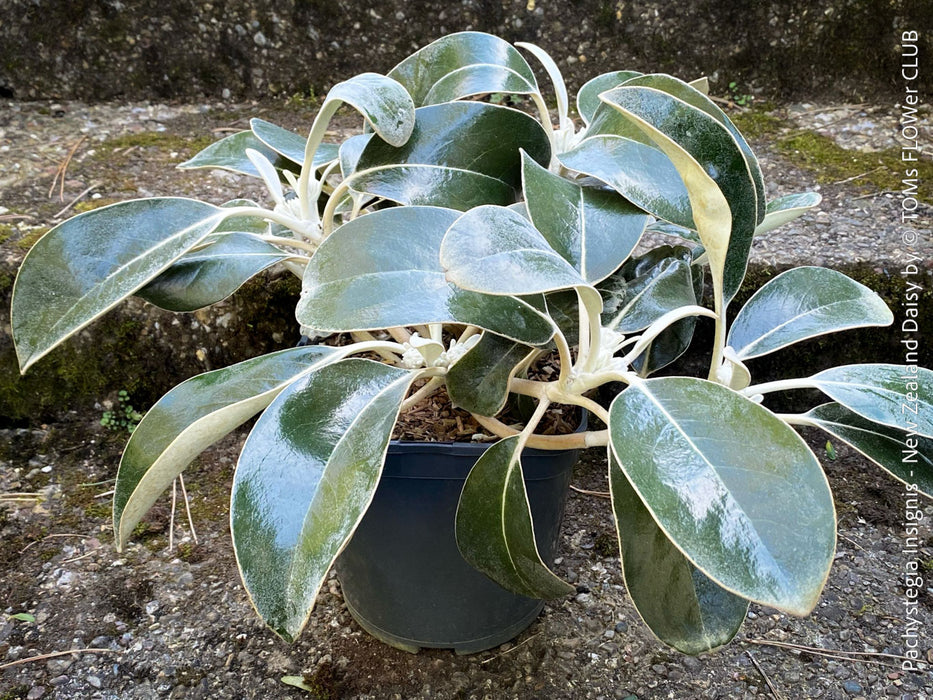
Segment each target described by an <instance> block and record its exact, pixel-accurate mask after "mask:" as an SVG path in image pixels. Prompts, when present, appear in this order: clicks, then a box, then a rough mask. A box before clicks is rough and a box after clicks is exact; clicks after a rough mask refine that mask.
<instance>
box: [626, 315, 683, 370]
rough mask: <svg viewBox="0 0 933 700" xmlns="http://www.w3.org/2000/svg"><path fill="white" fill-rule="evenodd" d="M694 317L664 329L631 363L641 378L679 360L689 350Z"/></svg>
mask: <svg viewBox="0 0 933 700" xmlns="http://www.w3.org/2000/svg"><path fill="white" fill-rule="evenodd" d="M696 325H697V320H696V317H695V316H688V317H686V318H682V319H680V320H679V321H676V322H674V323H672V324H671V325H670V326H668V327H667V328H665V329H664V330H663V331H662V332H661V333H660V334H659V335H658V337H657V338H655V339H654V340H653V341H651V344H650V345H649V346H648V347H647V348H645V351H644V352H643V353H642V354H641V355H639V356H638V357H637V358H636V359H635V361H634V362H633V363H632V367H633V368H634V369H635V371H636V372H638V373H639V375H640V376H642V377H647V376H650V375H652V374H654V373H655V372H657V371H658V370H660V369H663V368H664V367H667V366H668V365H669V364H671V363H673V362H674V361H675V360H677V359H678V358H680V357H681V356H682V355H683V354H684V353H685V352H687V350H688V349H689V348H690V343H691V342H692V341H693V334H694V332H695V331H696Z"/></svg>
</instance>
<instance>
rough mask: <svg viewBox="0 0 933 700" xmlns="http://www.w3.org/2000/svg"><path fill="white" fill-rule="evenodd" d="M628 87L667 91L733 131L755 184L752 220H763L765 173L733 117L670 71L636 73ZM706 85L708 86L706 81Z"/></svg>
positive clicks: (627, 84) (758, 221)
mask: <svg viewBox="0 0 933 700" xmlns="http://www.w3.org/2000/svg"><path fill="white" fill-rule="evenodd" d="M626 86H628V87H648V88H652V89H654V90H661V91H662V92H666V93H667V94H669V95H672V96H673V97H676V98H677V99H679V100H682V101H683V102H685V103H687V104H688V105H690V106H691V107H695V108H696V109H698V110H700V111H701V112H704V113H706V114H708V115H709V116H711V117H712V118H713V119H715V120H716V121H718V122H719V123H720V124H722V125H723V126H724V127H725V128H726V130H727V131H728V132H729V133H730V134H732V137H733V139H735V143H736V144H737V145H738V147H739V149H740V150H741V152H742V156H743V158H744V159H745V163H746V165H747V166H748V174H749V175H750V176H751V178H752V182H753V183H754V186H755V219H754V220H755V223H756V224H759V223H761V222H762V219H764V216H765V208H766V207H765V186H764V177H763V176H762V173H761V166H760V165H759V164H758V159H757V158H756V157H755V154H754V153H753V152H752V149H751V147H750V146H749V145H748V142H747V141H746V140H745V137H744V136H742V134H741V132H740V131H739V130H738V128H736V126H735V124H733V123H732V120H731V119H729V117H728V116H727V115H726V113H725V112H723V111H722V110H721V109H720V108H719V106H718V105H717V104H716V103H715V102H713V101H712V100H711V99H710V98H709V97H708V96H707V95H706V94H704V93H703V92H702V91H701V90H700V89H699V88H698V87H696V86H695V85H693V84H691V83H686V82H684V81H683V80H680V79H679V78H675V77H673V76H671V75H666V74H663V73H655V74H651V75H643V76H638V77H636V78H632V79H631V80H629V81H627V82H626ZM706 87H707V88H708V87H709V86H708V85H706Z"/></svg>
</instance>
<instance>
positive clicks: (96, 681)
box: [87, 676, 102, 688]
mask: <svg viewBox="0 0 933 700" xmlns="http://www.w3.org/2000/svg"><path fill="white" fill-rule="evenodd" d="M87 682H88V685H90V686H93V687H94V688H100V686H101V685H102V684H101V682H100V678H98V677H97V676H88V677H87Z"/></svg>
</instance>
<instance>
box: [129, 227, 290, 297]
mask: <svg viewBox="0 0 933 700" xmlns="http://www.w3.org/2000/svg"><path fill="white" fill-rule="evenodd" d="M291 257H292V256H291V255H289V254H288V253H285V252H283V251H282V250H281V249H280V248H277V247H275V246H274V245H272V244H270V243H266V242H265V241H263V240H261V239H259V238H257V237H256V236H254V235H252V234H249V233H243V232H231V233H225V234H223V235H221V236H218V237H217V240H216V241H214V242H213V243H211V244H210V245H208V246H207V247H205V248H201V249H199V250H197V251H193V252H190V253H186V254H185V255H183V256H182V257H181V258H179V259H178V260H177V261H176V262H175V263H173V264H172V266H171V267H170V268H168V269H167V270H166V271H165V272H163V273H162V274H161V275H159V276H158V277H156V278H155V279H154V280H152V282H150V283H149V284H147V285H146V286H145V287H143V288H142V289H140V290H139V291H138V292H136V296H138V297H142V298H143V299H145V300H146V301H148V302H149V303H150V304H155V305H156V306H159V307H161V308H163V309H168V310H169V311H179V312H183V311H195V310H197V309H202V308H204V307H205V306H210V305H211V304H216V303H217V302H218V301H222V300H223V299H226V298H227V297H228V296H230V295H231V294H233V293H234V292H235V291H236V290H237V289H239V288H240V287H241V286H242V285H243V284H244V283H245V282H247V281H248V280H249V279H251V278H252V277H254V276H255V275H257V274H259V273H260V272H262V271H263V270H265V269H266V268H268V267H271V266H272V265H275V264H276V263H278V262H282V261H283V260H288V259H289V258H291Z"/></svg>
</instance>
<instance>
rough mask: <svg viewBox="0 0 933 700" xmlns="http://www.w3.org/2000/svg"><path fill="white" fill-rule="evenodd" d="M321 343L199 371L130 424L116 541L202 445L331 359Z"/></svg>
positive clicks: (117, 492) (117, 497)
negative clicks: (301, 375)
mask: <svg viewBox="0 0 933 700" xmlns="http://www.w3.org/2000/svg"><path fill="white" fill-rule="evenodd" d="M335 353H336V350H335V349H334V348H329V347H325V346H311V347H301V348H291V349H288V350H282V351H280V352H276V353H272V354H269V355H263V356H261V357H257V358H253V359H250V360H246V361H244V362H240V363H238V364H235V365H231V366H230V367H225V368H223V369H218V370H214V371H213V372H207V373H205V374H199V375H198V376H196V377H192V378H191V379H188V380H187V381H184V382H182V383H181V384H179V385H178V386H176V387H175V388H173V389H172V390H171V391H169V392H168V393H167V394H166V395H165V396H163V397H162V398H161V399H159V401H158V402H156V404H155V405H154V406H153V407H152V408H151V409H149V411H148V412H147V413H146V415H145V417H143V419H142V420H141V421H140V423H139V425H138V426H137V427H136V429H135V430H134V431H133V434H132V435H131V436H130V439H129V441H128V442H127V444H126V448H125V449H124V451H123V457H122V459H121V460H120V469H119V471H118V473H117V481H116V485H115V487H114V496H113V524H114V532H115V535H116V541H117V545H118V547H122V545H124V544H125V543H126V541H127V539H129V537H130V534H131V533H132V531H133V528H134V527H136V524H137V523H138V522H139V521H140V519H141V518H142V517H143V515H145V514H146V511H148V510H149V508H150V507H152V504H153V503H155V501H156V499H157V498H158V497H159V495H160V494H161V493H162V492H163V491H164V490H165V489H166V488H168V486H169V485H170V484H171V483H172V481H173V480H174V479H175V477H176V476H178V475H179V474H180V473H181V472H182V471H183V470H184V469H185V467H187V466H188V464H189V463H190V462H191V460H193V459H194V458H195V457H196V456H197V455H198V454H200V453H201V452H202V451H203V450H205V449H206V448H207V447H209V446H210V445H211V444H213V443H214V442H215V441H216V440H218V439H220V438H221V437H223V436H224V435H226V434H227V433H229V432H230V431H232V430H233V429H234V428H236V427H237V426H239V425H241V424H242V423H243V422H244V421H246V420H248V419H249V418H251V417H252V416H254V415H255V414H257V413H259V412H260V411H261V410H263V409H264V408H265V407H266V406H268V405H269V403H270V402H271V401H272V400H273V399H274V398H275V397H276V395H278V393H279V392H280V391H281V390H282V389H283V388H284V387H285V386H287V385H288V383H289V382H291V381H292V380H294V378H295V377H297V376H298V375H299V374H301V373H302V372H306V371H308V370H310V369H311V368H312V367H315V366H320V365H321V364H323V363H326V362H330V361H332V359H333V357H334V356H335Z"/></svg>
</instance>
